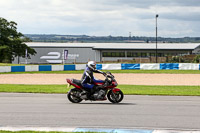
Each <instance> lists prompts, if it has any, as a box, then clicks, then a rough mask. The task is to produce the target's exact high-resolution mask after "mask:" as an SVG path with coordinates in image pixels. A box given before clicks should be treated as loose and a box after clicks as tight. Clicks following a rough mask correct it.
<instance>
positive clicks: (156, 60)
mask: <svg viewBox="0 0 200 133" xmlns="http://www.w3.org/2000/svg"><path fill="white" fill-rule="evenodd" d="M157 18H158V14H156V63H158V50H157V41H158V38H157V35H158V27H157Z"/></svg>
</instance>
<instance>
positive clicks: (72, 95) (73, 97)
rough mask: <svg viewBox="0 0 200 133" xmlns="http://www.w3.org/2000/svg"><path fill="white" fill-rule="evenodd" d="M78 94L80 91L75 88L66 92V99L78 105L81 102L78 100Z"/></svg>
mask: <svg viewBox="0 0 200 133" xmlns="http://www.w3.org/2000/svg"><path fill="white" fill-rule="evenodd" d="M80 93H81V90H79V89H77V88H73V89H71V90H70V91H69V92H68V94H67V98H68V99H69V101H70V102H72V103H80V102H81V101H82V99H81V98H80Z"/></svg>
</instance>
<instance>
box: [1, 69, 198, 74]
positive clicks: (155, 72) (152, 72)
mask: <svg viewBox="0 0 200 133" xmlns="http://www.w3.org/2000/svg"><path fill="white" fill-rule="evenodd" d="M103 71H104V72H106V71H110V72H111V73H151V74H200V71H199V70H103ZM39 73H40V74H41V73H43V74H82V73H83V70H76V71H38V72H6V73H2V72H1V73H0V74H39Z"/></svg>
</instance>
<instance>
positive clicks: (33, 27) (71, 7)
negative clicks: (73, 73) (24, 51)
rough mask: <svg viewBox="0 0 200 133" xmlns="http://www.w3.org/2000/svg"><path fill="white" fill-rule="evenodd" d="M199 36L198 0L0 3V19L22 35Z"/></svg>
mask: <svg viewBox="0 0 200 133" xmlns="http://www.w3.org/2000/svg"><path fill="white" fill-rule="evenodd" d="M155 14H159V18H158V26H159V30H160V31H159V36H165V37H183V36H200V32H199V31H200V26H199V24H198V22H199V20H200V2H198V0H17V1H16V0H1V1H0V16H1V17H4V18H6V19H8V20H10V21H11V20H13V21H15V22H17V23H18V29H19V30H20V32H22V33H24V34H26V33H40V34H88V35H113V36H128V34H129V32H132V35H135V36H155Z"/></svg>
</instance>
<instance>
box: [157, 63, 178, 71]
mask: <svg viewBox="0 0 200 133" xmlns="http://www.w3.org/2000/svg"><path fill="white" fill-rule="evenodd" d="M160 69H161V70H163V69H166V70H173V69H179V64H178V63H161V64H160Z"/></svg>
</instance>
